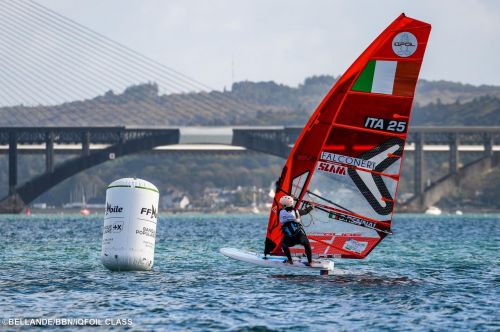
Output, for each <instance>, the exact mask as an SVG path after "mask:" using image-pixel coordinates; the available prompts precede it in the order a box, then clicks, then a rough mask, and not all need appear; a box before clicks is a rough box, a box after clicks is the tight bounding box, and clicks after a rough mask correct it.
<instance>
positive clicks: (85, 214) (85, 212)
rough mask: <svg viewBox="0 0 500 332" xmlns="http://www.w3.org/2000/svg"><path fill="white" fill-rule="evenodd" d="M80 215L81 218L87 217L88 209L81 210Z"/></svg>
mask: <svg viewBox="0 0 500 332" xmlns="http://www.w3.org/2000/svg"><path fill="white" fill-rule="evenodd" d="M80 214H81V215H82V216H88V215H89V214H90V210H89V209H81V210H80Z"/></svg>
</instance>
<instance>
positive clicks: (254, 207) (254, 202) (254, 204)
mask: <svg viewBox="0 0 500 332" xmlns="http://www.w3.org/2000/svg"><path fill="white" fill-rule="evenodd" d="M252 191H253V193H252V213H254V214H259V213H260V211H259V208H258V207H257V188H255V186H253V190H252Z"/></svg>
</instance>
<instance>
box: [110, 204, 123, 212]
mask: <svg viewBox="0 0 500 332" xmlns="http://www.w3.org/2000/svg"><path fill="white" fill-rule="evenodd" d="M122 211H123V208H122V207H121V206H118V205H115V206H111V204H110V203H106V214H109V213H116V212H118V213H119V212H122Z"/></svg>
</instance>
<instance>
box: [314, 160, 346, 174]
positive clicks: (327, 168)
mask: <svg viewBox="0 0 500 332" xmlns="http://www.w3.org/2000/svg"><path fill="white" fill-rule="evenodd" d="M318 170H320V171H323V172H327V173H333V174H338V175H346V168H345V167H344V166H340V165H335V164H330V163H325V162H320V163H319V165H318Z"/></svg>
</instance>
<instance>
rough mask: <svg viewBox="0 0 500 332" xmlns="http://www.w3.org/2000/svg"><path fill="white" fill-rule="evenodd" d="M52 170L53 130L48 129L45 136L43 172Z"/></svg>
mask: <svg viewBox="0 0 500 332" xmlns="http://www.w3.org/2000/svg"><path fill="white" fill-rule="evenodd" d="M53 171H54V132H52V131H49V132H47V133H46V136H45V172H46V173H52V172H53Z"/></svg>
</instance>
